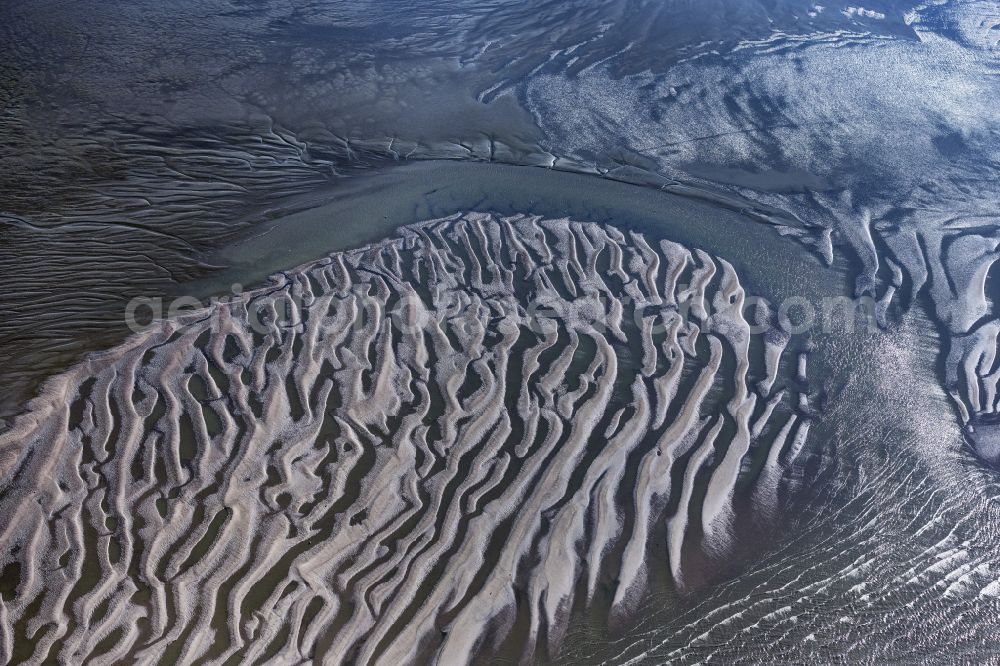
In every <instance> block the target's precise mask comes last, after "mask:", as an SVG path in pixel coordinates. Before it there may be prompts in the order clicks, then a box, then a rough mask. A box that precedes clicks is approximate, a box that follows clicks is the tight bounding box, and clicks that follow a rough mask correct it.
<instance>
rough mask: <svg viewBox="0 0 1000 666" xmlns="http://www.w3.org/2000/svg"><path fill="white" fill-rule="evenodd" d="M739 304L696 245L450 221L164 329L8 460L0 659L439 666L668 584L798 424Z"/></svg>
mask: <svg viewBox="0 0 1000 666" xmlns="http://www.w3.org/2000/svg"><path fill="white" fill-rule="evenodd" d="M744 302H745V293H744V290H743V288H742V287H741V285H740V283H739V280H738V277H737V275H736V273H735V271H734V270H733V267H732V266H731V265H730V264H729V263H727V262H726V261H724V260H722V259H718V258H715V257H712V256H710V255H708V254H706V253H705V252H703V251H701V250H692V249H688V248H685V247H683V246H681V245H678V244H676V243H672V242H669V241H654V240H652V239H648V238H645V237H644V236H642V235H640V234H638V233H634V232H627V231H622V230H619V229H617V228H615V227H613V226H599V225H595V224H584V223H576V222H572V221H569V220H543V219H538V218H534V217H510V218H501V217H497V216H491V215H486V214H465V215H459V216H454V217H450V218H446V219H442V220H435V221H431V222H427V223H423V224H420V225H417V226H412V227H407V228H405V229H403V230H402V231H401V235H400V236H399V237H398V238H395V239H391V240H387V241H385V242H382V243H379V244H376V245H372V246H369V247H366V248H362V249H359V250H353V251H349V252H344V253H338V254H335V255H332V256H330V257H328V258H326V259H323V260H321V261H318V262H315V263H312V264H308V265H306V266H303V267H300V268H297V269H294V270H290V271H287V272H284V273H281V274H279V275H276V276H274V278H273V279H272V280H271V281H270V283H269V284H268V285H266V286H265V287H263V288H261V289H258V290H256V291H253V292H246V293H244V294H242V295H240V296H239V297H237V298H236V299H234V300H230V301H216V302H214V303H213V304H212V305H211V306H210V307H208V308H205V309H201V310H198V311H196V312H192V313H189V314H186V315H184V316H183V317H181V318H177V319H171V320H167V321H163V322H159V323H157V324H156V325H155V326H154V327H152V328H150V329H148V330H146V331H145V332H143V333H141V334H138V335H136V336H133V337H132V338H130V339H129V340H128V341H127V342H126V343H125V344H123V345H121V346H118V347H116V348H114V349H112V350H110V351H108V352H104V353H101V354H98V355H94V356H91V357H89V358H88V359H87V360H86V361H85V362H84V363H82V364H80V365H78V366H76V367H75V368H73V369H72V370H70V371H68V372H66V373H64V374H62V375H60V376H57V377H54V378H52V379H51V380H50V381H49V382H48V383H47V384H46V386H45V389H44V392H43V394H42V395H41V396H40V397H39V398H36V399H35V400H33V401H32V403H31V404H30V406H29V410H28V411H27V412H26V413H25V414H24V415H22V416H20V417H18V419H17V420H16V421H15V422H14V424H13V427H12V428H11V429H10V430H8V431H7V432H5V433H3V434H2V435H0V461H2V463H0V464H2V467H0V473H2V476H3V479H4V482H3V486H2V487H3V488H4V491H3V493H2V495H0V511H2V515H4V516H6V517H7V520H6V521H5V524H4V525H3V527H2V528H0V531H2V538H0V543H2V544H3V548H4V550H3V551H2V553H0V570H2V575H3V579H4V581H5V583H4V586H3V595H2V599H0V654H2V655H3V659H4V661H6V662H9V663H42V662H45V661H47V660H51V659H58V660H59V661H60V662H63V663H120V662H122V661H125V662H128V663H216V664H222V663H226V664H229V663H247V664H249V663H286V664H300V663H307V662H311V663H329V664H334V663H347V662H353V663H366V664H367V663H371V664H398V663H419V662H424V661H425V660H426V659H428V658H430V657H432V656H433V658H434V659H435V660H436V661H437V663H442V664H456V663H466V662H468V661H470V660H471V659H472V658H473V657H474V656H475V655H476V654H477V653H479V652H481V651H484V650H486V651H488V650H489V649H490V647H489V639H492V640H493V641H498V640H501V639H502V638H503V637H504V636H507V635H508V634H509V633H510V632H512V631H519V632H523V634H524V644H525V645H526V647H525V649H526V651H527V652H528V653H530V652H531V651H532V650H534V649H536V648H537V647H538V646H540V645H542V644H548V645H551V646H556V645H558V643H559V640H560V636H561V633H562V631H563V630H564V625H565V622H566V618H567V615H568V611H569V608H570V606H571V604H572V603H573V601H574V599H577V600H579V599H581V598H583V599H584V600H586V599H591V598H593V597H594V596H595V595H596V594H606V595H608V597H609V598H611V599H612V608H611V611H612V613H627V612H628V611H629V610H631V609H632V608H633V607H634V604H635V601H636V599H637V598H638V597H639V595H641V593H642V591H643V590H644V588H645V586H646V584H647V583H646V581H647V580H648V577H649V575H650V572H651V571H652V570H653V569H654V568H657V567H666V568H667V570H668V571H669V574H670V575H671V576H672V578H673V580H674V582H675V584H676V585H677V586H678V587H681V588H683V587H684V586H685V585H687V584H689V583H690V579H689V570H688V567H687V563H688V562H689V561H693V560H692V558H694V560H697V561H702V562H703V561H704V560H705V558H709V559H712V558H725V557H728V556H729V555H731V553H732V551H733V550H734V549H735V548H736V545H737V544H736V541H737V540H738V538H739V531H738V529H737V526H738V525H740V524H743V523H745V522H747V521H746V520H745V519H746V518H747V515H746V512H747V511H749V509H747V508H746V507H748V506H752V507H753V513H754V515H755V516H756V519H757V520H759V519H761V517H763V518H766V517H767V515H768V514H769V512H773V511H774V510H776V508H777V504H778V503H779V502H781V501H782V497H783V495H784V494H785V493H786V492H787V491H788V490H789V489H790V488H791V486H790V485H789V483H790V481H789V479H790V475H788V474H786V473H785V472H786V470H787V468H788V467H789V466H791V465H793V464H794V461H795V457H796V456H797V455H798V454H799V453H800V452H801V449H802V446H803V444H804V442H805V438H806V435H807V433H808V429H809V423H810V418H809V411H810V410H809V408H808V399H807V387H806V385H805V376H804V375H805V363H806V359H805V355H804V353H800V352H797V351H795V350H794V349H793V348H792V345H791V344H790V340H789V337H788V336H787V335H786V334H784V333H783V332H781V331H780V330H779V329H778V328H777V327H773V326H771V327H769V326H767V316H766V308H758V309H757V310H756V313H758V314H759V315H760V318H759V321H757V320H755V321H754V322H749V321H747V319H745V318H744ZM751 323H754V324H762V327H763V329H764V333H762V334H760V335H751ZM796 354H798V358H792V359H791V362H790V363H787V362H783V361H782V356H789V355H791V356H793V357H795V355H796ZM788 368H794V370H789V369H788ZM793 375H794V376H793ZM656 535H660V536H659V537H657V538H654V536H656ZM657 544H660V546H659V547H658V546H657ZM662 544H666V549H665V551H664V550H663V549H662Z"/></svg>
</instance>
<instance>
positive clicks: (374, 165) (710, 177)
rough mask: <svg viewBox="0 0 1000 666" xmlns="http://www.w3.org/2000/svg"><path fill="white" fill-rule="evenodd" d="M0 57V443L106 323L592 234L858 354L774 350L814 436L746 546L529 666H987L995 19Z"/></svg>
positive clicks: (138, 46) (378, 30)
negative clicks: (795, 303)
mask: <svg viewBox="0 0 1000 666" xmlns="http://www.w3.org/2000/svg"><path fill="white" fill-rule="evenodd" d="M0 40H2V41H3V43H4V44H5V45H6V48H5V49H4V52H3V55H2V56H0V108H2V116H0V280H2V287H3V289H2V291H0V385H2V386H3V389H2V391H0V413H2V414H3V415H4V416H12V415H14V414H17V413H19V412H22V411H23V410H24V408H25V403H26V400H28V399H29V398H30V397H32V396H33V395H34V394H35V393H36V392H37V391H38V389H39V386H40V385H41V383H42V382H43V381H44V380H46V378H49V377H51V376H52V375H55V374H57V373H59V372H62V371H64V370H66V369H67V368H69V367H70V366H71V365H72V364H73V363H75V362H77V361H79V360H80V359H81V358H83V357H84V355H85V354H86V353H88V352H91V351H93V350H98V349H108V348H111V347H114V346H115V345H117V344H120V343H121V342H122V341H123V340H124V339H125V337H126V336H127V335H128V333H129V329H128V327H127V326H126V325H125V312H126V307H127V304H128V302H129V301H130V299H132V298H135V297H145V298H160V297H162V298H165V299H168V298H173V297H177V296H181V295H188V296H194V297H197V298H199V299H203V300H205V299H207V298H208V297H210V296H213V295H220V294H227V293H229V292H230V287H231V285H232V284H234V283H239V284H241V285H242V286H244V287H246V288H250V287H251V286H254V285H259V284H261V283H263V282H264V281H265V280H266V278H267V277H268V276H269V275H272V274H274V273H276V272H279V271H287V270H289V269H292V268H294V267H296V266H299V265H301V264H303V263H305V262H308V261H312V260H315V259H317V258H320V257H322V256H325V255H327V254H328V253H330V252H333V251H339V250H344V249H349V248H355V247H359V246H362V245H365V244H368V243H373V242H377V241H380V240H382V239H384V238H386V237H388V236H391V235H392V233H393V232H394V230H395V229H396V228H398V227H400V226H403V225H407V224H411V223H414V222H418V221H421V220H426V219H432V218H437V217H443V216H447V215H451V214H454V213H459V212H466V211H488V212H496V213H499V214H503V215H516V214H522V213H524V214H537V215H541V216H543V217H546V218H561V217H569V218H571V219H573V220H577V221H581V222H597V223H610V224H613V225H616V226H618V227H620V228H623V229H626V230H637V231H640V232H642V233H644V234H648V235H650V236H651V237H656V238H666V239H670V240H674V241H677V242H680V243H682V244H684V245H685V246H687V247H693V248H701V249H704V250H706V251H707V252H709V253H710V254H712V255H713V256H717V257H720V258H722V259H724V260H726V261H728V262H730V263H731V264H732V265H733V267H734V269H735V271H736V273H737V274H738V275H739V277H740V283H741V284H742V285H743V286H744V287H745V288H746V290H747V292H748V293H754V294H760V295H763V296H765V297H767V298H768V299H770V300H771V301H773V302H780V301H781V299H783V298H787V297H789V296H796V297H799V296H801V297H803V298H805V299H806V300H807V301H809V302H818V301H819V300H821V299H822V298H824V297H836V296H844V297H861V296H868V297H870V298H872V299H873V300H875V301H877V302H879V303H880V304H881V305H880V307H881V308H883V310H882V313H883V314H882V316H881V324H882V327H881V329H880V330H879V331H877V332H872V331H865V332H858V331H813V332H811V333H810V334H809V335H806V336H803V337H802V338H801V341H800V342H801V344H802V345H804V346H807V347H808V348H809V349H810V354H811V356H810V373H809V374H810V382H811V388H810V399H811V400H812V401H813V403H815V404H816V405H822V409H819V408H818V407H817V409H816V412H815V413H814V414H810V417H811V418H812V428H811V430H810V435H809V438H808V447H807V451H808V456H807V457H806V458H805V460H809V461H811V462H809V463H805V462H803V464H802V465H801V466H800V467H796V468H794V469H793V470H791V471H790V472H789V475H790V477H791V478H792V479H793V481H794V482H795V483H793V484H792V486H793V487H795V488H796V489H797V490H796V492H795V493H792V494H791V495H790V496H789V497H788V498H786V499H787V500H788V502H789V503H788V505H787V507H786V508H785V509H784V510H783V511H782V513H781V515H780V517H779V520H778V527H776V528H774V529H773V531H767V532H766V533H761V534H759V535H756V536H751V537H750V538H745V539H744V541H743V543H744V547H743V552H741V553H739V554H738V556H734V557H732V559H731V562H730V563H729V565H728V566H724V565H721V564H719V563H718V562H715V563H713V564H712V566H713V567H718V569H719V570H718V571H717V572H714V573H713V574H712V575H706V576H704V579H705V581H706V582H705V584H704V585H699V586H698V587H697V589H696V590H693V591H687V592H684V591H680V592H679V591H678V590H677V589H676V585H675V584H674V581H672V580H671V579H670V576H669V575H668V574H664V573H663V571H665V570H661V572H660V574H654V575H652V577H651V579H650V584H649V590H648V594H647V596H645V597H643V600H642V601H641V602H639V603H638V607H637V608H636V609H633V611H634V612H632V613H630V614H627V617H616V618H614V619H613V621H612V622H610V623H609V621H608V608H607V604H608V603H610V601H608V600H604V601H602V600H601V599H600V598H597V599H595V600H594V602H593V603H592V604H590V605H588V604H586V603H582V602H579V603H576V605H575V606H574V607H573V608H572V609H569V611H568V614H569V615H570V616H571V618H572V619H571V622H570V624H569V627H568V629H567V630H566V632H567V633H566V638H565V640H563V641H562V642H561V643H560V645H558V646H552V647H551V649H540V650H537V651H536V652H534V653H532V654H533V657H532V658H533V659H537V660H542V661H546V660H547V661H551V662H553V663H662V662H663V661H666V660H674V659H676V660H679V661H684V662H686V661H692V662H694V661H701V662H713V661H725V662H736V663H760V662H762V661H772V662H773V661H777V662H780V663H801V662H804V661H806V660H810V661H811V660H818V661H822V662H828V661H829V662H846V663H882V662H885V661H888V662H913V661H918V660H930V661H934V662H942V663H943V662H953V661H961V660H966V661H970V662H988V661H991V660H995V659H998V658H1000V657H997V653H998V651H1000V647H998V645H997V639H996V632H995V631H994V628H995V622H996V621H995V618H996V616H997V611H998V610H1000V608H998V601H997V600H998V598H1000V561H998V560H997V558H996V556H995V555H994V550H995V540H996V527H995V525H997V518H998V516H997V515H996V507H997V503H996V490H997V486H996V483H995V478H994V474H995V471H994V470H995V464H996V463H997V461H998V460H1000V453H998V452H1000V444H998V442H1000V434H998V432H1000V431H998V430H997V423H998V417H997V414H998V404H997V391H996V385H997V381H998V376H997V369H996V365H997V361H996V349H997V346H998V343H997V340H998V337H1000V325H998V324H997V319H996V316H995V314H994V312H993V308H994V303H995V298H994V296H995V293H996V290H997V286H996V279H995V275H994V274H993V271H992V266H993V263H994V262H995V260H996V259H997V258H998V256H1000V255H998V246H1000V230H998V226H997V219H998V218H997V210H998V205H1000V189H998V185H997V183H998V180H997V178H996V174H997V172H998V167H1000V129H998V128H1000V112H998V110H997V109H998V107H997V104H996V100H997V99H998V97H1000V95H998V93H1000V89H998V88H1000V83H998V82H1000V8H998V6H997V4H996V3H995V2H978V1H968V2H948V1H945V2H928V3H906V2H896V1H882V2H869V3H864V4H863V5H862V4H854V3H852V2H843V3H827V4H822V3H814V2H793V1H790V0H789V1H784V0H778V1H768V2H755V1H751V0H715V1H710V2H703V3H694V2H673V1H667V2H641V1H626V0H618V1H611V0H609V1H580V2H574V1H570V2H538V1H533V2H513V3H511V2H476V3H471V2H424V1H419V2H407V3H402V2H395V1H394V0H391V1H384V2H352V3H340V2H315V3H310V4H304V5H303V4H296V3H279V2H270V1H268V2H232V1H229V2H216V1H214V0H206V1H197V2H196V1H192V2H176V3H165V4H164V3H151V2H142V1H140V2H131V3H120V2H111V3H94V2H83V3H73V4H67V3H59V2H48V1H41V2H23V1H20V0H12V1H11V2H7V3H4V5H3V6H2V7H0ZM624 359H625V357H624V356H623V362H624ZM789 372H790V374H791V375H793V374H794V371H789ZM4 455H5V456H8V457H10V459H11V460H16V459H17V456H18V455H19V453H17V452H12V451H7V452H5V453H4ZM30 481H31V480H24V479H22V480H21V482H30ZM7 483H8V484H12V483H13V481H11V480H8V481H7ZM0 546H2V544H0ZM16 547H17V546H16V544H14V541H13V540H12V541H11V544H10V548H9V549H8V550H10V549H13V548H16ZM665 550H666V545H665V543H658V542H656V541H653V542H652V545H651V546H650V550H649V557H650V558H654V559H655V558H657V557H659V556H662V558H663V559H664V561H665V559H666V558H665ZM4 557H5V558H7V559H10V558H11V557H13V556H10V555H9V554H8V555H5V556H4ZM7 559H5V560H4V562H7ZM15 559H16V558H15ZM11 561H13V560H11ZM3 571H4V576H5V578H4V580H6V579H7V577H11V576H12V577H13V578H17V576H13V573H11V574H10V576H8V575H7V571H8V569H6V568H5V569H4V570H3ZM10 571H11V572H12V571H13V570H12V569H11V570H10ZM657 575H659V576H660V578H657ZM7 587H8V586H5V587H3V590H7ZM611 587H613V586H611ZM11 589H12V590H13V591H12V592H10V595H8V594H7V593H6V592H5V595H4V599H5V601H10V600H9V599H8V596H11V595H13V596H12V599H15V600H16V594H17V589H18V587H17V585H16V584H13V587H12V588H11ZM577 598H580V597H579V595H578V597H577ZM609 627H610V629H609ZM521 629H522V628H521V627H520V625H518V627H516V630H515V631H513V632H512V633H511V634H510V635H509V636H508V637H507V638H504V637H497V639H496V643H497V647H496V650H495V651H490V650H486V651H485V652H484V654H486V655H487V656H486V657H483V658H484V659H486V658H494V657H495V658H502V659H511V660H513V661H516V660H518V659H520V658H521V656H522V653H523V649H522V648H523V645H522V644H521V643H522V642H523V637H524V632H523V631H521ZM19 631H20V629H19ZM19 635H20V634H19ZM25 635H28V634H25ZM944 637H947V639H946V640H944ZM15 642H16V641H15ZM20 647H21V648H23V645H22V646H20ZM15 652H16V653H18V654H22V653H25V651H24V650H23V649H21V650H15ZM489 655H492V656H489ZM12 660H13V661H16V659H12Z"/></svg>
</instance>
